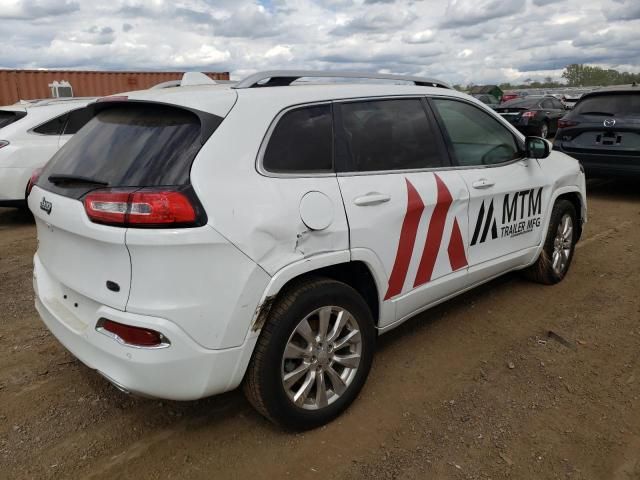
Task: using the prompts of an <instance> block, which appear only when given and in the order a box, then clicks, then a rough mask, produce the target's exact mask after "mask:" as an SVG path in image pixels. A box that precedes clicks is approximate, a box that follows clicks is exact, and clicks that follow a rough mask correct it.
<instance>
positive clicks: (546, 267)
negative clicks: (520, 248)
mask: <svg viewBox="0 0 640 480" xmlns="http://www.w3.org/2000/svg"><path fill="white" fill-rule="evenodd" d="M565 215H569V216H570V217H571V222H572V225H573V234H572V238H571V249H570V253H569V258H568V260H567V262H566V266H565V267H564V268H563V269H562V270H561V271H560V272H557V271H556V270H555V269H554V268H553V263H552V258H553V253H554V249H555V241H556V234H557V232H558V227H559V225H560V222H561V221H562V219H563V218H564V216H565ZM577 218H578V215H577V213H576V209H575V207H574V206H573V204H572V203H571V202H570V201H568V200H563V199H560V200H558V201H556V203H555V205H554V206H553V210H552V211H551V218H550V219H549V228H548V230H547V237H546V239H545V242H544V246H543V248H542V251H541V252H540V256H539V257H538V260H536V262H535V263H534V264H533V265H531V266H530V267H528V268H527V269H526V270H524V274H525V276H526V277H527V278H528V279H529V280H532V281H534V282H538V283H542V284H544V285H554V284H556V283H558V282H560V281H561V280H562V279H563V278H564V277H565V276H566V274H567V272H568V271H569V267H570V266H571V261H572V260H573V254H574V252H575V246H576V241H577V238H578V220H577Z"/></svg>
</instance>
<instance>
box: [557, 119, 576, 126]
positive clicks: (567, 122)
mask: <svg viewBox="0 0 640 480" xmlns="http://www.w3.org/2000/svg"><path fill="white" fill-rule="evenodd" d="M579 123H580V122H574V121H573V120H563V119H560V120H558V128H569V127H575V126H576V125H578V124H579Z"/></svg>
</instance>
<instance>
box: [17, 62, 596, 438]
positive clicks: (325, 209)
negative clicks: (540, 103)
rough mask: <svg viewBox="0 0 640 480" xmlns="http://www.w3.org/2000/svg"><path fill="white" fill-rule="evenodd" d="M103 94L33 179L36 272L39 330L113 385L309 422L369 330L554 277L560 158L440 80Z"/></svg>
mask: <svg viewBox="0 0 640 480" xmlns="http://www.w3.org/2000/svg"><path fill="white" fill-rule="evenodd" d="M306 77H310V78H316V77H319V78H327V77H345V79H346V80H349V79H350V78H362V77H366V78H370V79H373V80H375V81H374V82H370V83H369V84H367V83H361V82H360V83H358V82H355V83H352V84H348V83H334V84H330V85H305V86H299V85H296V84H295V81H296V80H298V79H301V78H306ZM380 80H392V81H393V82H395V84H394V83H385V84H382V83H380ZM399 80H403V81H405V82H413V83H415V85H407V84H405V85H398V84H397V82H398V81H399ZM104 100H105V101H100V102H96V103H95V104H93V106H92V108H93V109H94V113H95V116H94V117H93V118H92V119H91V120H90V121H89V123H88V124H87V125H86V126H85V127H84V128H83V129H82V130H81V131H80V132H79V133H78V134H77V135H75V136H74V137H73V138H72V139H71V140H70V141H69V142H68V143H67V144H66V145H65V146H64V147H63V148H62V149H61V150H60V151H59V152H58V153H57V154H56V155H55V156H54V158H53V159H52V160H51V161H50V162H49V163H48V164H47V166H46V167H45V168H44V170H43V171H42V174H41V176H40V177H39V179H37V181H36V185H35V186H34V188H33V190H32V192H31V194H30V195H29V207H30V208H31V211H32V212H33V214H34V216H35V218H36V226H37V232H38V242H39V243H38V245H39V246H38V251H37V253H36V255H35V258H34V277H33V278H34V289H35V293H36V308H37V310H38V312H39V313H40V316H41V317H42V320H43V321H44V323H45V324H46V325H47V326H48V327H49V329H50V330H51V331H52V332H53V334H54V335H55V336H56V337H57V338H58V339H59V340H60V342H61V343H62V344H63V345H65V346H66V347H67V348H68V349H69V350H70V351H71V352H72V353H73V354H74V355H75V356H77V357H78V358H79V359H80V360H81V361H82V362H84V363H85V364H86V365H88V366H89V367H91V368H93V369H95V370H97V371H98V372H100V373H101V374H102V375H103V376H104V377H105V378H107V379H108V380H110V381H111V382H112V383H113V384H114V385H116V386H117V387H118V388H120V389H122V390H124V391H128V392H133V393H140V394H144V395H148V396H154V397H160V398H165V399H173V400H192V399H197V398H201V397H206V396H209V395H213V394H218V393H221V392H225V391H228V390H231V389H234V388H236V387H237V386H239V385H240V384H241V383H242V384H243V385H244V390H245V393H246V395H247V397H248V398H249V400H250V402H251V403H252V404H253V405H254V406H255V408H256V409H257V410H258V411H259V412H261V413H262V414H264V415H265V416H266V417H267V418H269V419H271V420H272V421H274V422H277V423H280V424H282V425H284V426H287V427H291V428H302V429H304V428H311V427H315V426H318V425H321V424H324V423H326V422H328V421H330V420H331V419H333V418H335V417H336V416H337V415H339V414H340V413H341V412H342V411H343V410H344V409H345V408H347V406H348V405H349V404H350V403H351V402H352V401H353V400H354V399H355V398H356V396H357V395H358V392H359V391H360V389H361V388H362V386H363V385H364V382H365V380H366V377H367V374H368V372H369V369H370V367H371V362H372V359H373V355H374V350H375V343H376V337H377V335H378V334H381V333H384V332H387V331H389V330H391V329H392V328H394V327H396V326H398V325H400V324H401V323H402V322H404V321H405V320H407V319H409V318H410V317H412V316H414V315H415V314H417V313H419V312H422V311H423V310H425V309H427V308H429V307H431V306H433V305H436V304H438V303H440V302H442V301H445V300H446V299H448V298H451V297H452V296H454V295H457V294H459V293H462V292H464V291H466V290H468V289H469V288H471V287H473V286H476V285H479V284H481V283H484V282H486V281H488V280H490V279H492V278H495V277H496V276H497V275H499V274H502V273H505V272H509V271H512V270H518V269H525V271H526V272H527V275H528V276H529V277H530V278H532V279H534V280H536V281H538V282H542V283H546V284H553V283H556V282H559V281H561V280H562V279H563V278H564V277H565V275H566V273H567V270H568V269H569V266H570V264H571V260H572V257H573V253H574V246H575V244H576V242H577V241H578V239H579V238H580V232H581V229H582V225H583V222H584V221H585V220H586V197H585V185H584V176H583V174H582V172H581V170H580V167H579V164H578V162H577V161H576V160H574V159H573V158H571V157H569V156H566V155H564V154H562V153H560V152H552V151H551V150H550V144H549V143H548V142H547V141H545V140H542V139H540V138H528V139H525V137H523V136H522V135H521V134H520V133H519V132H518V131H517V130H516V129H515V128H513V127H512V126H511V125H510V124H509V123H507V122H505V121H504V120H503V119H502V118H501V117H500V116H499V115H498V114H496V113H495V112H493V111H492V110H491V109H489V108H487V107H486V106H484V105H483V104H482V103H481V102H479V101H477V100H475V99H473V98H472V97H469V96H467V95H465V94H462V93H459V92H456V91H455V90H453V89H451V88H449V86H448V85H447V84H445V83H443V82H440V81H438V80H432V79H424V78H419V77H403V76H394V75H381V74H373V75H366V74H347V73H339V74H338V73H332V72H292V71H283V72H265V73H257V74H255V75H252V76H250V77H248V78H246V79H244V80H242V81H240V82H238V83H236V84H234V85H211V86H197V87H188V88H185V87H176V88H167V89H162V90H146V91H141V92H131V93H128V94H124V95H122V96H118V97H114V98H111V99H109V98H107V99H104ZM546 157H549V158H546ZM532 159H539V160H540V161H533V160H532Z"/></svg>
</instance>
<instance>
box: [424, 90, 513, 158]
mask: <svg viewBox="0 0 640 480" xmlns="http://www.w3.org/2000/svg"><path fill="white" fill-rule="evenodd" d="M433 104H434V105H435V107H436V109H437V111H438V113H439V114H440V118H441V119H442V123H443V124H444V127H445V129H446V131H447V134H448V136H449V140H450V142H451V146H452V148H453V152H454V154H455V157H456V159H457V161H458V164H459V165H462V166H474V165H478V166H480V165H494V164H497V163H502V162H507V161H509V160H514V159H516V158H519V157H520V156H521V155H520V151H519V148H518V144H517V143H516V140H515V138H514V136H513V134H512V133H511V132H510V131H509V130H508V129H507V128H506V127H504V126H503V125H501V124H500V123H499V122H498V121H497V120H496V119H494V118H492V117H491V116H490V115H489V114H488V113H486V112H483V111H482V110H480V109H479V108H476V107H474V106H473V105H469V104H468V103H465V102H459V101H456V100H444V99H434V100H433Z"/></svg>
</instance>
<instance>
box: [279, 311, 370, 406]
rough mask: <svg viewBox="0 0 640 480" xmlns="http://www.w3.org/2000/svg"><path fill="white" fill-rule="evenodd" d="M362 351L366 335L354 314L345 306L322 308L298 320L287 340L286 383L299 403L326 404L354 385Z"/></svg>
mask: <svg viewBox="0 0 640 480" xmlns="http://www.w3.org/2000/svg"><path fill="white" fill-rule="evenodd" d="M361 354H362V337H361V334H360V330H359V328H358V323H357V322H356V319H355V318H354V317H353V315H351V314H350V313H349V312H348V311H347V310H345V309H344V308H342V307H335V306H326V307H321V308H318V309H317V310H314V311H313V312H311V313H310V314H309V315H307V316H306V317H305V318H303V319H302V320H301V321H300V323H298V325H297V326H296V328H295V329H294V330H293V333H292V334H291V336H290V337H289V340H288V341H287V345H286V347H285V350H284V353H283V356H282V366H281V378H282V385H283V386H284V389H285V391H286V392H287V395H288V397H289V398H290V399H291V401H292V402H293V403H294V404H295V405H297V406H298V407H301V408H304V409H305V410H318V409H321V408H324V407H326V406H327V405H330V404H331V403H333V402H335V401H336V400H337V399H338V398H340V396H341V395H342V394H343V393H344V392H345V391H346V390H347V388H348V387H349V385H351V383H352V382H353V379H354V378H355V376H356V373H357V371H358V366H359V365H360V357H361Z"/></svg>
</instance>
